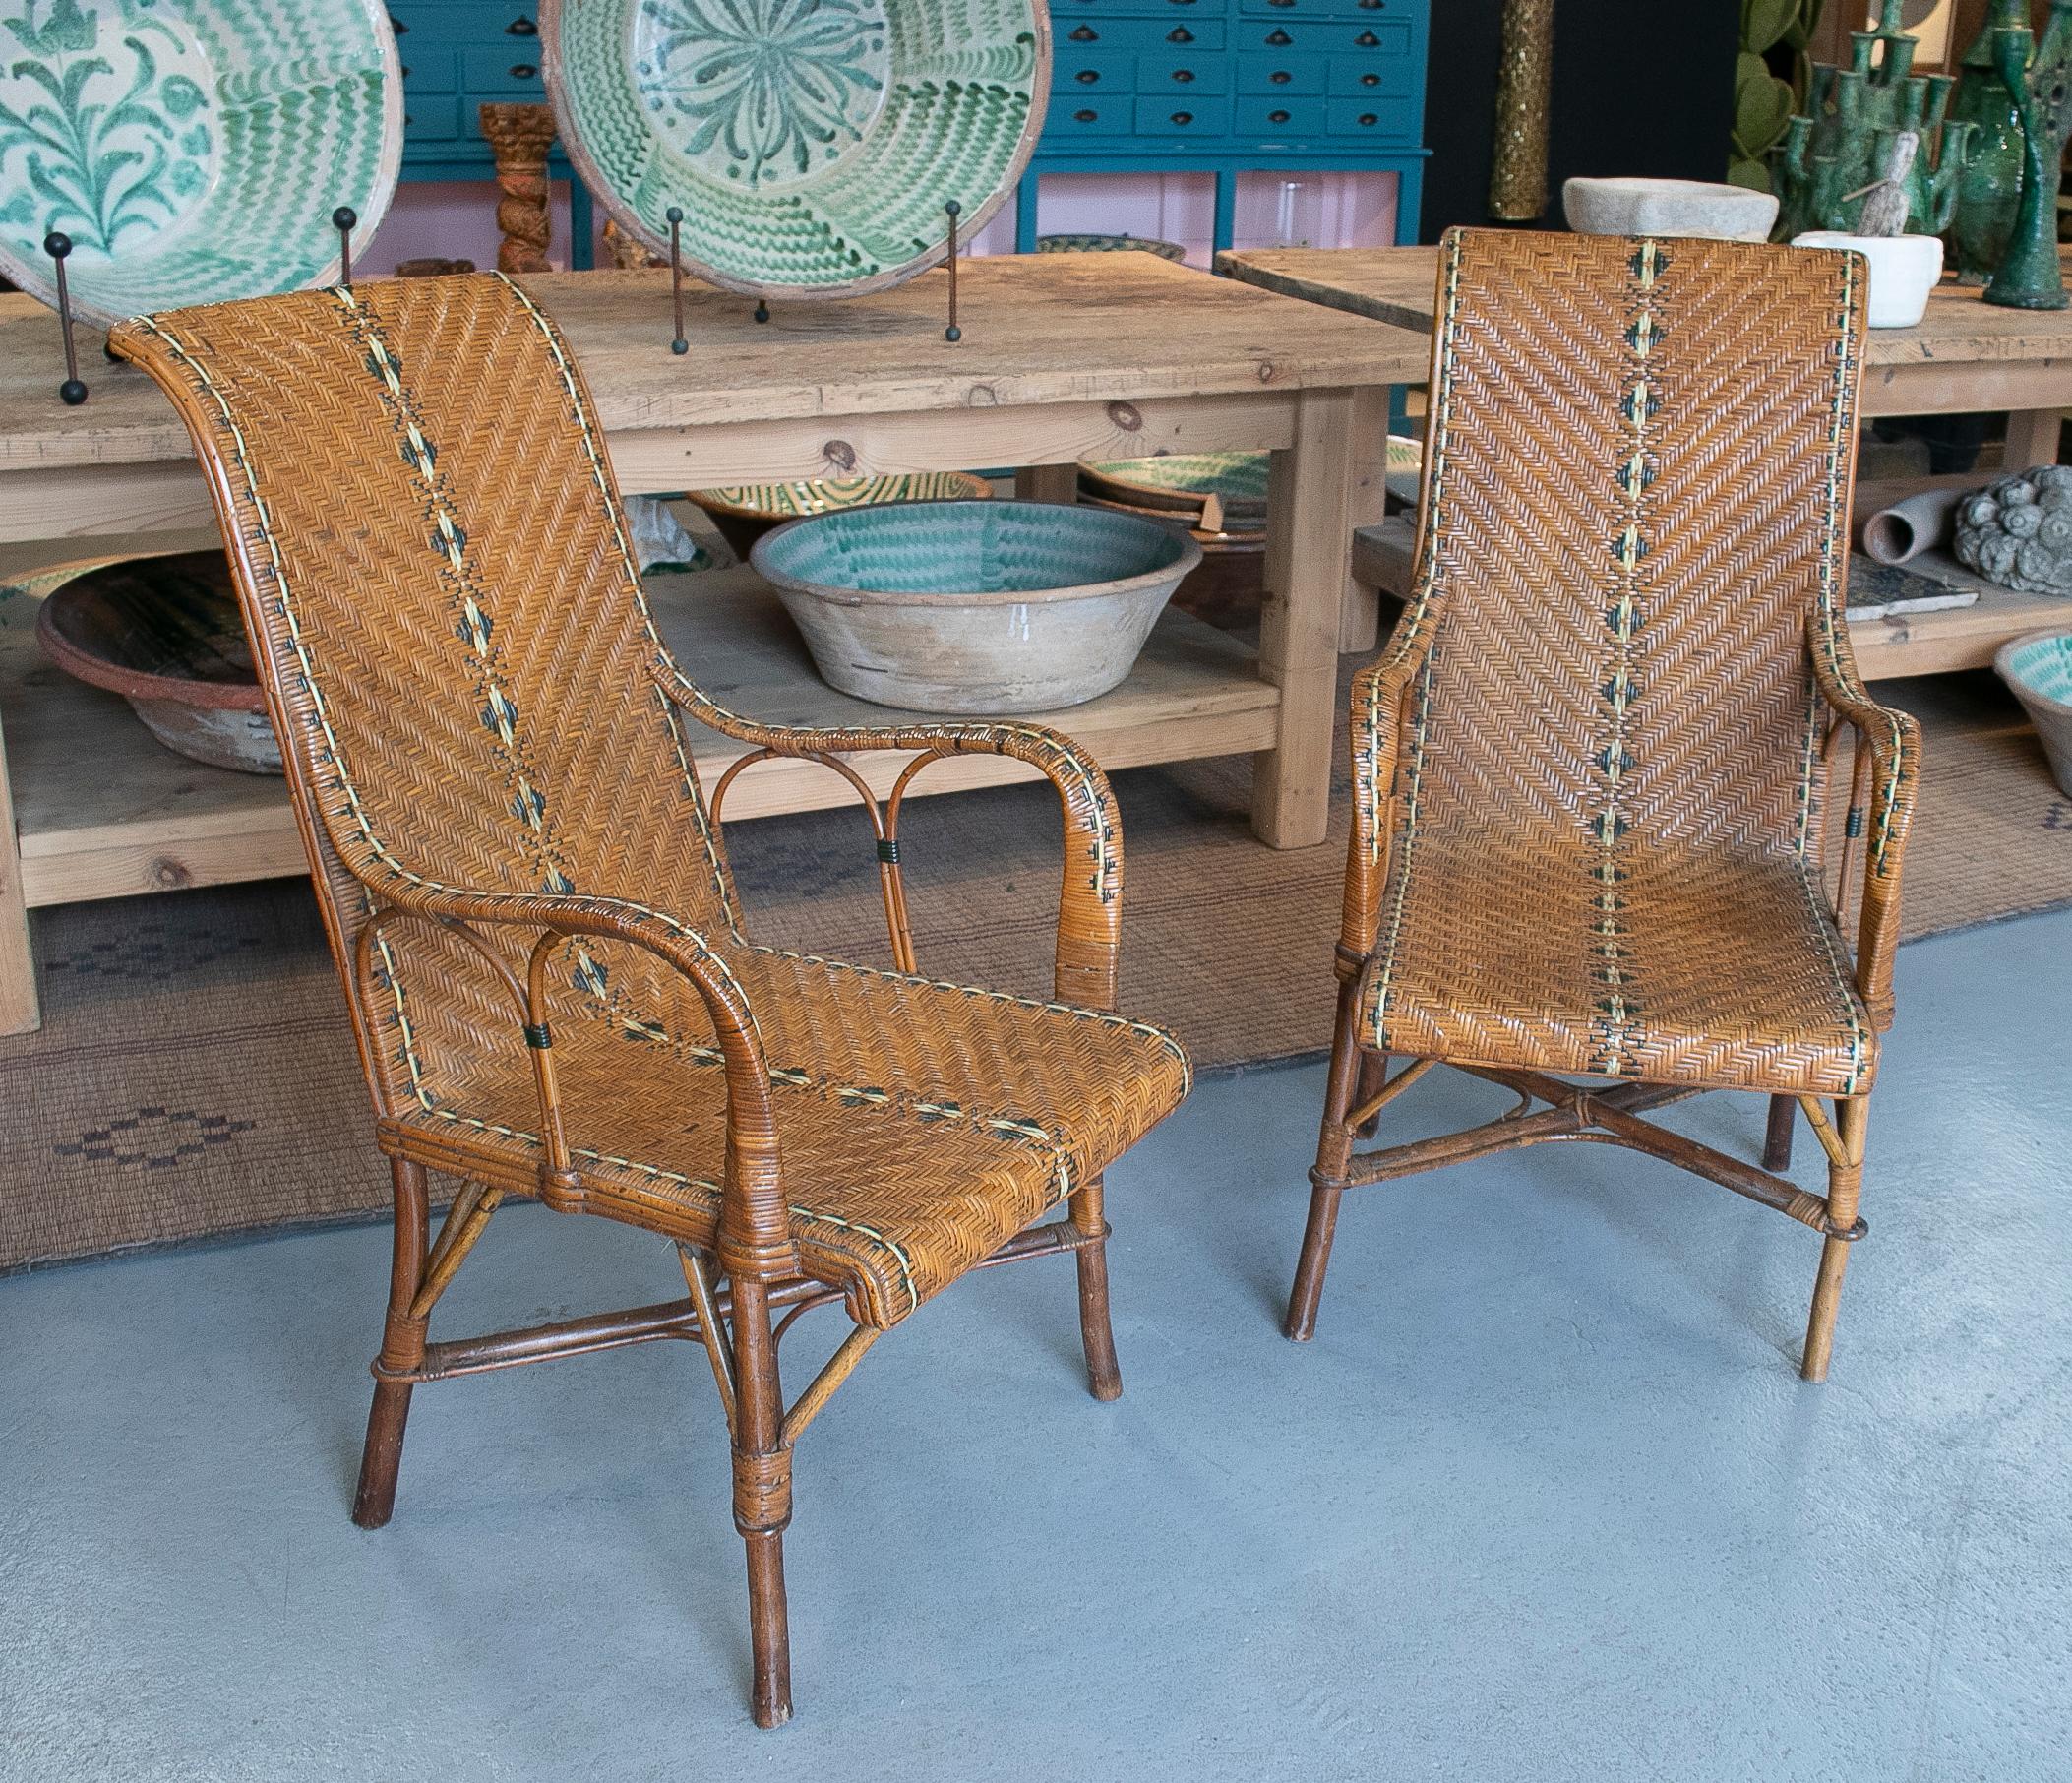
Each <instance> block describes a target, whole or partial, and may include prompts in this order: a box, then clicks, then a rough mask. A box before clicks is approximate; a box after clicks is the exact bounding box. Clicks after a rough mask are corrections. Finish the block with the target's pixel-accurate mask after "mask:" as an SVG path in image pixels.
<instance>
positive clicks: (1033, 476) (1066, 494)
mask: <svg viewBox="0 0 2072 1783" xmlns="http://www.w3.org/2000/svg"><path fill="white" fill-rule="evenodd" d="M1014 499H1015V500H1016V501H1020V502H1064V503H1066V504H1067V505H1069V504H1070V503H1072V502H1075V501H1077V500H1078V499H1079V466H1078V465H1076V464H1024V465H1023V466H1022V467H1021V468H1020V469H1019V470H1017V471H1016V472H1015V473H1014Z"/></svg>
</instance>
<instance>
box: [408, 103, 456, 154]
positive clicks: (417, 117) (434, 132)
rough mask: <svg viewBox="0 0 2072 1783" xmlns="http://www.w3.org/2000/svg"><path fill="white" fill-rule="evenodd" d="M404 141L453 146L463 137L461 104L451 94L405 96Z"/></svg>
mask: <svg viewBox="0 0 2072 1783" xmlns="http://www.w3.org/2000/svg"><path fill="white" fill-rule="evenodd" d="M402 133H403V141H404V142H406V143H453V142H457V141H458V140H459V137H460V101H459V99H458V98H457V97H456V96H455V95H454V94H453V93H450V92H427V93H414V92H412V93H405V94H404V95H403V132H402Z"/></svg>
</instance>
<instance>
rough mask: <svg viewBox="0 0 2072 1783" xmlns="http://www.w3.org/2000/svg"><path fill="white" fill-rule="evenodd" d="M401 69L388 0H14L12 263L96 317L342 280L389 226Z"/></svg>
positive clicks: (1, 54) (6, 200)
mask: <svg viewBox="0 0 2072 1783" xmlns="http://www.w3.org/2000/svg"><path fill="white" fill-rule="evenodd" d="M401 158H402V79H401V75H400V73H399V71H398V70H397V67H396V38H395V36H394V34H393V33H392V32H391V31H390V29H389V19H388V14H387V12H386V11H385V10H384V9H383V7H382V5H381V4H380V0H0V273H5V274H6V275H7V277H10V278H12V279H13V280H14V281H15V282H16V283H17V284H19V285H21V286H22V287H23V289H25V290H28V291H32V292H34V293H35V295H36V296H38V297H40V298H42V299H43V300H44V302H46V303H55V302H56V300H57V286H56V283H55V281H54V280H53V278H52V277H51V262H50V259H49V257H48V255H46V254H45V253H44V252H43V238H44V236H45V235H47V234H49V233H50V232H51V231H53V230H56V231H59V232H62V233H63V234H66V235H69V236H70V237H71V238H72V257H71V259H70V260H69V261H68V262H67V263H66V269H65V271H66V277H67V280H68V282H69V284H70V286H71V292H72V301H73V306H74V308H75V309H76V310H77V311H78V312H79V313H80V314H81V315H83V316H86V317H89V318H91V319H92V320H95V321H99V322H115V321H119V320H121V319H122V318H123V317H125V316H134V315H137V314H139V313H140V312H143V311H147V310H160V309H176V308H179V307H180V306H182V305H185V304H190V303H213V302H217V301H219V300H221V299H224V298H230V297H258V296H264V295H268V294H270V293H273V292H276V291H292V290H299V289H301V288H302V287H304V286H305V285H313V284H323V283H325V282H327V281H329V280H330V279H333V278H335V277H337V274H338V237H337V232H336V230H335V229H334V228H333V227H332V223H331V214H332V213H333V212H334V211H335V210H336V209H337V208H338V207H339V206H340V205H347V206H350V207H351V208H352V209H353V210H354V211H356V212H357V213H358V214H359V218H360V223H359V233H360V236H361V238H362V239H364V237H365V236H366V235H367V234H368V233H369V232H370V231H371V230H372V229H373V228H374V226H375V224H376V223H378V222H380V220H381V218H382V215H383V213H384V212H386V211H387V210H388V208H389V199H390V196H391V194H393V193H394V191H395V190H396V168H397V165H398V163H399V162H400V160H401Z"/></svg>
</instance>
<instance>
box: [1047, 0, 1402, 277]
mask: <svg viewBox="0 0 2072 1783" xmlns="http://www.w3.org/2000/svg"><path fill="white" fill-rule="evenodd" d="M1431 9H1432V0H1052V3H1051V31H1052V38H1053V50H1054V54H1053V61H1052V74H1051V108H1050V115H1049V117H1048V119H1047V120H1046V121H1045V124H1044V129H1043V137H1042V140H1041V141H1040V142H1039V143H1038V145H1037V150H1036V154H1035V157H1034V159H1033V160H1031V162H1030V164H1029V171H1028V173H1027V174H1026V175H1025V176H1024V178H1023V180H1022V182H1021V188H1020V191H1019V193H1018V195H1017V196H1018V199H1019V204H1018V209H1017V212H1016V229H1015V237H1016V246H1017V247H1019V248H1020V249H1021V250H1022V251H1023V252H1025V253H1026V252H1027V251H1028V250H1030V249H1031V248H1033V247H1034V246H1035V244H1036V233H1037V224H1036V203H1037V187H1038V183H1039V181H1040V180H1041V179H1042V177H1043V175H1044V174H1046V173H1208V174H1212V175H1213V176H1214V177H1215V182H1216V210H1215V246H1216V247H1217V248H1219V249H1221V248H1227V247H1229V246H1230V245H1231V229H1232V224H1233V219H1234V215H1235V212H1236V208H1237V187H1238V176H1239V175H1240V174H1241V173H1246V172H1253V171H1259V172H1268V171H1270V172H1289V173H1300V172H1310V173H1368V172H1379V173H1393V174H1395V175H1396V176H1397V181H1398V184H1397V189H1396V239H1397V240H1398V241H1399V242H1403V243H1410V242H1415V241H1416V240H1417V238H1418V213H1419V210H1420V207H1421V202H1422V194H1423V190H1424V174H1425V159H1426V156H1427V154H1429V153H1430V152H1429V151H1428V150H1427V149H1426V148H1425V147H1424V137H1425V62H1426V56H1427V52H1428V46H1429V40H1430V31H1431Z"/></svg>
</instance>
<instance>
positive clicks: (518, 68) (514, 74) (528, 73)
mask: <svg viewBox="0 0 2072 1783" xmlns="http://www.w3.org/2000/svg"><path fill="white" fill-rule="evenodd" d="M538 73H539V70H538V69H537V68H535V67H534V66H533V65H532V64H531V63H530V62H514V63H512V65H511V78H512V79H513V80H514V81H529V80H531V79H532V77H533V76H534V75H536V74H538Z"/></svg>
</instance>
